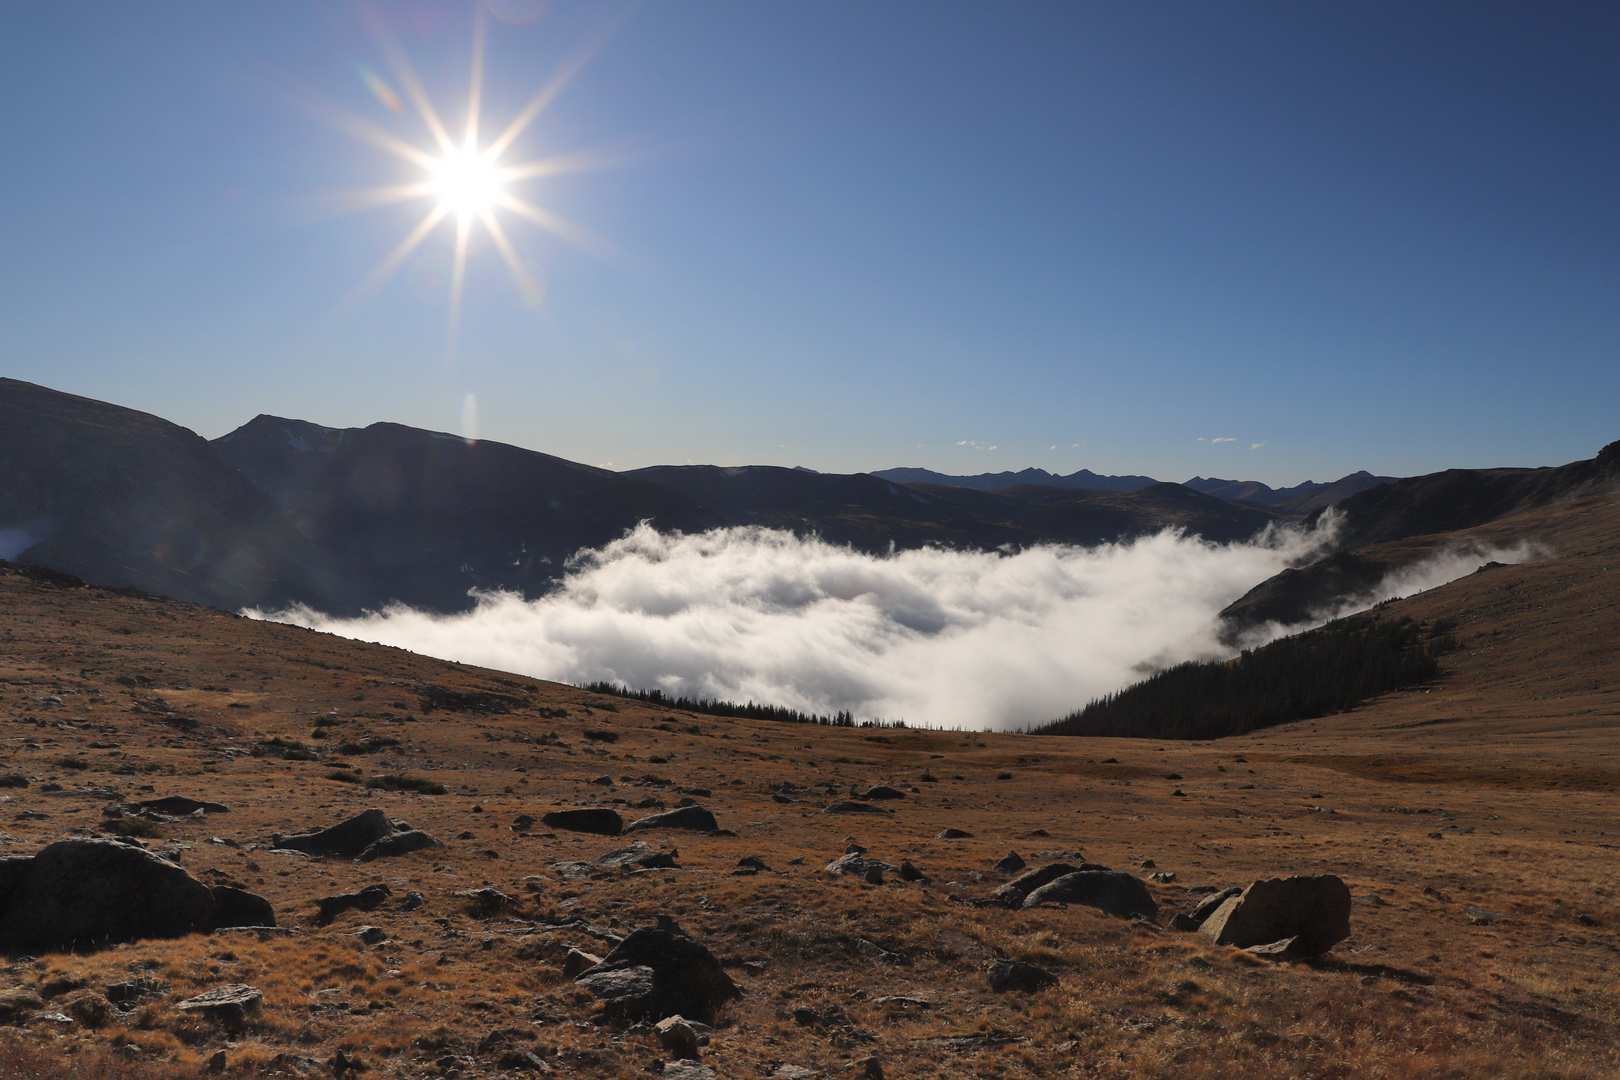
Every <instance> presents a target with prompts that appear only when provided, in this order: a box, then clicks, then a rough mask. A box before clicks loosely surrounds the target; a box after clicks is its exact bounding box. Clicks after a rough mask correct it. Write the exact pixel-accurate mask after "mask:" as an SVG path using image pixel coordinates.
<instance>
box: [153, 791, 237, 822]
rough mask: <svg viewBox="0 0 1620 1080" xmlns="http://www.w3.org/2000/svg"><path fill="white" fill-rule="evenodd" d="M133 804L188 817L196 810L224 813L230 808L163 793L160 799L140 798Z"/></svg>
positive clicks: (207, 812) (215, 803)
mask: <svg viewBox="0 0 1620 1080" xmlns="http://www.w3.org/2000/svg"><path fill="white" fill-rule="evenodd" d="M135 806H136V808H137V809H139V810H156V811H157V812H158V813H160V814H172V815H173V816H175V817H189V816H190V815H192V814H195V813H196V812H197V811H198V810H201V811H202V812H203V813H205V814H224V813H227V812H228V811H229V810H230V807H228V806H226V805H225V804H224V803H217V802H204V801H203V800H202V799H193V798H191V797H190V796H188V795H165V796H164V797H163V798H161V799H142V800H141V801H140V802H138V803H136V804H135Z"/></svg>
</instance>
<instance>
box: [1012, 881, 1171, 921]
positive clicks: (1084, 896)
mask: <svg viewBox="0 0 1620 1080" xmlns="http://www.w3.org/2000/svg"><path fill="white" fill-rule="evenodd" d="M1049 903H1060V904H1084V905H1086V906H1087V907H1094V908H1098V909H1100V910H1102V911H1106V912H1107V913H1108V914H1110V915H1117V916H1119V917H1120V918H1123V919H1128V918H1130V917H1132V916H1133V915H1145V916H1147V917H1148V918H1150V919H1151V918H1153V917H1155V916H1157V915H1158V914H1159V905H1158V904H1156V903H1154V901H1153V896H1152V894H1151V893H1149V892H1148V888H1147V886H1146V885H1144V884H1143V883H1142V881H1141V880H1140V879H1139V878H1137V877H1135V876H1133V875H1131V874H1128V873H1126V872H1125V871H1123V870H1082V871H1080V872H1079V873H1077V874H1065V875H1063V876H1062V877H1060V878H1057V879H1056V880H1054V881H1051V882H1048V883H1047V884H1045V885H1042V886H1041V887H1040V888H1038V889H1036V890H1035V891H1033V892H1031V893H1030V894H1029V895H1028V896H1026V897H1025V898H1024V906H1025V907H1034V906H1035V905H1037V904H1049Z"/></svg>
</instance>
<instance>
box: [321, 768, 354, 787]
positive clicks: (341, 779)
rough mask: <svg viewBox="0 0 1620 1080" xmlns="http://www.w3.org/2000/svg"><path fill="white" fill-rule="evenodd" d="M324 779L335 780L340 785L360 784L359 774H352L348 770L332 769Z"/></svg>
mask: <svg viewBox="0 0 1620 1080" xmlns="http://www.w3.org/2000/svg"><path fill="white" fill-rule="evenodd" d="M326 778H327V779H328V780H336V781H337V782H338V783H340V784H358V783H359V782H360V776H359V774H357V773H352V772H350V771H349V770H348V769H333V770H332V771H331V772H329V773H327V774H326Z"/></svg>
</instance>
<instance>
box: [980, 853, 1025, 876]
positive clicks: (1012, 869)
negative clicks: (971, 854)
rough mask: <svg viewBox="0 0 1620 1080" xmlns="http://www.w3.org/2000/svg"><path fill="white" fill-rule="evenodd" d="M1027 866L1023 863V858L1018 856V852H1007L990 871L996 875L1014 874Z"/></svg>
mask: <svg viewBox="0 0 1620 1080" xmlns="http://www.w3.org/2000/svg"><path fill="white" fill-rule="evenodd" d="M1028 865H1029V864H1028V863H1026V862H1024V858H1023V856H1022V855H1019V854H1018V852H1016V851H1009V852H1007V854H1005V855H1003V856H1002V857H1001V858H999V859H997V860H996V863H995V865H994V866H992V867H991V868H990V869H992V870H994V871H995V872H996V873H998V874H1016V873H1018V871H1020V870H1022V869H1023V868H1024V867H1026V866H1028Z"/></svg>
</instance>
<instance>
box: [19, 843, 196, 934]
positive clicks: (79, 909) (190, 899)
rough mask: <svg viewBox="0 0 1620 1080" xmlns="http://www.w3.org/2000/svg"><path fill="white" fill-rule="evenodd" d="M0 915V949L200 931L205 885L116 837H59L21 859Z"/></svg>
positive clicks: (181, 869)
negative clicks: (22, 862) (24, 865)
mask: <svg viewBox="0 0 1620 1080" xmlns="http://www.w3.org/2000/svg"><path fill="white" fill-rule="evenodd" d="M6 871H7V875H8V876H12V877H13V880H14V884H13V887H12V889H11V896H10V898H9V902H8V903H7V904H6V906H5V910H4V912H0V948H4V949H7V950H9V951H12V952H24V951H46V950H58V949H83V948H91V947H96V946H100V945H107V944H115V943H118V942H125V941H136V940H139V939H141V938H172V937H180V936H181V935H183V934H189V933H193V932H195V931H198V930H202V929H203V928H204V927H206V926H207V925H208V920H209V917H210V916H211V915H212V914H213V911H214V896H213V893H211V892H209V890H208V886H207V885H204V884H203V883H202V882H200V881H198V880H197V879H196V878H194V877H192V876H191V875H190V874H188V873H186V871H185V869H184V868H183V867H180V866H178V865H176V864H175V863H172V862H169V861H168V860H167V859H162V858H159V857H158V856H156V855H154V854H152V853H151V852H148V851H143V850H142V849H140V848H138V847H130V846H129V845H127V844H121V843H118V842H117V841H116V840H101V839H93V840H90V839H86V840H59V841H57V842H56V843H54V844H51V845H49V846H47V847H46V848H44V849H43V850H41V851H40V853H39V854H37V855H35V856H34V857H33V859H31V860H30V861H29V865H28V867H27V869H26V871H25V872H23V873H22V875H21V879H20V880H16V879H15V875H16V872H17V867H16V864H15V863H12V862H11V861H10V860H7V866H6Z"/></svg>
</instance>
